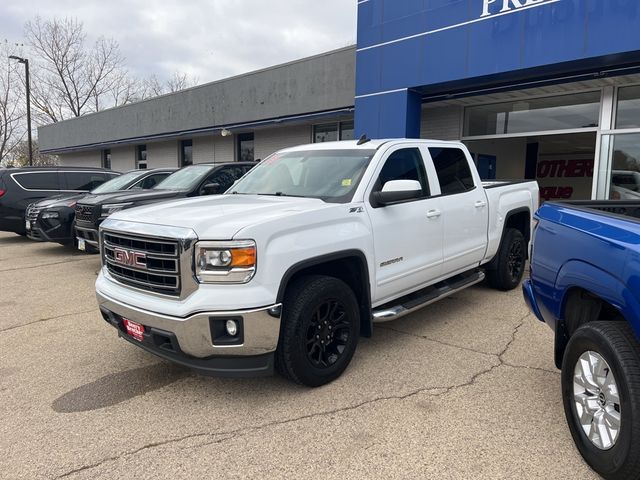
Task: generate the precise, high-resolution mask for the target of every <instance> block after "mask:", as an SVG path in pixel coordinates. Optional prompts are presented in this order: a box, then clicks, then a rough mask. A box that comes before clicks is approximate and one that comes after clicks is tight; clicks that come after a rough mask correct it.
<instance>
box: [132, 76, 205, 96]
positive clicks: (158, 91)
mask: <svg viewBox="0 0 640 480" xmlns="http://www.w3.org/2000/svg"><path fill="white" fill-rule="evenodd" d="M197 84H198V79H197V78H195V77H190V76H189V75H187V74H186V73H183V72H177V71H176V72H173V73H172V74H171V76H170V77H169V78H168V79H167V80H166V81H164V82H163V81H160V80H158V77H156V76H155V75H151V76H150V77H149V78H147V79H145V80H144V81H143V82H142V87H141V90H140V94H141V97H142V98H143V99H145V98H152V97H157V96H159V95H165V94H167V93H175V92H179V91H180V90H184V89H186V88H191V87H194V86H196V85H197Z"/></svg>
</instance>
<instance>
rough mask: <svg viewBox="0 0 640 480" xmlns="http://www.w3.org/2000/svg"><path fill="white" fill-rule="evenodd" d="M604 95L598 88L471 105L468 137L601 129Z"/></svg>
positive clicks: (466, 113)
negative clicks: (591, 90) (602, 96)
mask: <svg viewBox="0 0 640 480" xmlns="http://www.w3.org/2000/svg"><path fill="white" fill-rule="evenodd" d="M600 96H601V95H600V91H597V92H588V93H577V94H573V95H556V96H553V97H544V98H532V99H523V100H517V101H512V102H504V103H494V104H491V105H477V106H472V107H468V108H467V109H465V121H464V136H465V137H473V136H483V135H507V134H517V133H529V132H545V131H555V130H570V129H580V128H597V127H598V124H599V115H600Z"/></svg>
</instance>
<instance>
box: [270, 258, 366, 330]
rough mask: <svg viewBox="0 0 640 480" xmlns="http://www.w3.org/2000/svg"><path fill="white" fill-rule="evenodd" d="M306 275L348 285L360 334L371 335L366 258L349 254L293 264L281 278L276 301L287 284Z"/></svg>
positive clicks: (279, 300) (281, 297)
mask: <svg viewBox="0 0 640 480" xmlns="http://www.w3.org/2000/svg"><path fill="white" fill-rule="evenodd" d="M307 275H325V276H327V277H334V278H338V279H340V280H342V281H343V282H344V283H346V284H347V285H349V287H350V288H351V290H352V291H353V293H354V294H355V296H356V300H357V301H358V305H359V307H360V335H362V336H364V337H370V336H371V334H372V332H373V326H372V324H371V298H370V295H371V292H370V286H369V270H368V269H367V265H366V260H364V259H363V258H361V257H360V256H359V255H349V256H345V257H340V258H334V259H326V260H320V261H318V262H314V261H313V260H311V261H310V262H306V263H305V264H302V265H298V266H294V267H292V268H291V269H289V271H287V273H286V274H285V276H284V278H283V281H282V284H281V285H280V290H279V291H278V302H281V301H283V299H284V294H285V292H286V289H287V288H288V286H289V285H292V284H293V283H294V282H295V281H296V279H298V278H300V277H303V276H307Z"/></svg>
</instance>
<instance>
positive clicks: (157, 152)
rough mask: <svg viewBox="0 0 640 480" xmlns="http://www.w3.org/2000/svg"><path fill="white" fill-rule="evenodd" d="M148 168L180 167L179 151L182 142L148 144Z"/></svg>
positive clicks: (171, 141)
mask: <svg viewBox="0 0 640 480" xmlns="http://www.w3.org/2000/svg"><path fill="white" fill-rule="evenodd" d="M146 145H147V168H161V167H178V166H179V160H178V151H179V145H180V142H179V141H178V140H169V141H166V142H153V143H147V144H146Z"/></svg>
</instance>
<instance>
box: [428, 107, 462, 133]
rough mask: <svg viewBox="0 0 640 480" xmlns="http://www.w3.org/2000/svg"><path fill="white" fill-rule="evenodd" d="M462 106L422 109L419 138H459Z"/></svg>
mask: <svg viewBox="0 0 640 480" xmlns="http://www.w3.org/2000/svg"><path fill="white" fill-rule="evenodd" d="M461 122H462V107H461V106H458V105H453V106H443V107H435V108H429V107H425V108H423V109H422V120H421V122H420V138H428V139H431V140H460V131H461V130H460V126H461V125H460V124H461Z"/></svg>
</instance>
